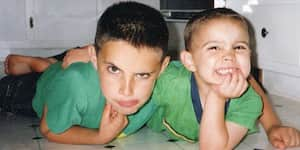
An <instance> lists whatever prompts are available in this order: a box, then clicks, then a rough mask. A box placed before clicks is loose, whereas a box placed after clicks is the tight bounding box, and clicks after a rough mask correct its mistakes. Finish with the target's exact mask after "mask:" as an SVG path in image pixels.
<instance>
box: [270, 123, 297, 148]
mask: <svg viewBox="0 0 300 150" xmlns="http://www.w3.org/2000/svg"><path fill="white" fill-rule="evenodd" d="M267 134H268V138H269V141H270V143H271V144H272V145H273V146H274V147H276V148H279V149H285V148H288V147H298V146H300V131H298V130H297V129H295V128H292V127H285V126H274V127H272V128H271V129H270V130H269V132H267Z"/></svg>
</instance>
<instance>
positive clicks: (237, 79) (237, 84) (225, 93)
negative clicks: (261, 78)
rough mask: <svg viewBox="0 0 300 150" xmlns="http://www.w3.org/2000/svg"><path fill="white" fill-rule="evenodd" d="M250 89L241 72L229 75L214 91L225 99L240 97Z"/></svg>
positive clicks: (237, 71)
mask: <svg viewBox="0 0 300 150" xmlns="http://www.w3.org/2000/svg"><path fill="white" fill-rule="evenodd" d="M247 87H248V82H247V79H246V78H245V77H244V76H243V74H242V73H241V71H240V70H236V71H234V72H233V73H232V74H228V75H227V77H225V79H224V80H223V82H222V83H221V84H219V85H215V86H214V90H215V91H216V92H217V94H218V95H219V96H220V97H222V98H223V99H228V98H235V97H240V96H241V95H242V94H243V93H244V92H245V90H246V89H247Z"/></svg>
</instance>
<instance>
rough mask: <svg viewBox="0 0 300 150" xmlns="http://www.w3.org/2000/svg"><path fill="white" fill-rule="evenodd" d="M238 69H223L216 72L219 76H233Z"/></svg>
mask: <svg viewBox="0 0 300 150" xmlns="http://www.w3.org/2000/svg"><path fill="white" fill-rule="evenodd" d="M236 70H237V69H235V68H223V69H218V70H216V72H217V73H218V74H219V75H223V76H224V75H229V74H232V73H233V72H235V71H236Z"/></svg>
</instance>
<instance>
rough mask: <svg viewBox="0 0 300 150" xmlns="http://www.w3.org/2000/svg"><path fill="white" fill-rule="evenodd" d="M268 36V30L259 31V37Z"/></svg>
mask: <svg viewBox="0 0 300 150" xmlns="http://www.w3.org/2000/svg"><path fill="white" fill-rule="evenodd" d="M268 34H269V32H268V30H267V29H266V28H262V29H261V36H262V37H263V38H265V37H266V36H267V35H268Z"/></svg>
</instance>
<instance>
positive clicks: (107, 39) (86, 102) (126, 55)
mask: <svg viewBox="0 0 300 150" xmlns="http://www.w3.org/2000/svg"><path fill="white" fill-rule="evenodd" d="M167 44H168V29H167V26H166V23H165V21H164V19H163V17H162V15H161V14H160V13H159V11H157V10H155V9H153V8H151V7H149V6H146V5H143V4H139V3H136V2H120V3H118V4H114V5H112V6H111V7H109V8H107V10H106V11H105V12H104V13H103V15H102V16H101V18H100V19H99V21H98V25H97V32H96V37H95V44H94V45H95V49H94V47H93V46H90V47H89V49H91V50H92V53H93V52H94V53H93V55H92V58H91V62H89V63H74V64H71V65H70V66H69V67H67V68H66V69H63V67H62V65H61V62H57V63H55V64H53V65H51V66H50V67H49V68H48V69H47V70H46V71H45V72H44V73H43V74H42V76H41V77H40V79H39V81H38V84H37V91H36V95H35V97H34V100H33V108H34V110H35V111H36V113H37V115H38V116H39V117H40V118H41V125H40V130H41V133H42V134H43V135H44V136H45V137H46V138H47V139H48V140H50V141H54V142H59V143H70V144H103V143H107V142H110V141H111V140H112V139H114V138H115V137H116V136H118V135H119V134H120V133H121V135H128V134H131V133H133V132H135V131H136V130H138V129H139V128H140V127H141V126H142V125H143V124H144V123H145V122H146V121H147V120H148V119H149V117H150V114H152V112H153V109H152V103H151V102H149V103H147V101H148V99H149V97H150V95H151V92H152V89H153V87H154V84H155V80H156V79H157V78H158V76H159V74H160V73H161V72H162V71H163V70H164V68H165V67H166V66H167V64H168V62H169V58H168V57H166V48H167ZM94 50H96V51H94ZM92 62H94V64H96V65H93V63H92ZM95 68H97V70H95ZM127 116H128V120H129V121H128V122H127ZM127 123H128V125H127ZM124 128H125V129H124Z"/></svg>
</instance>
